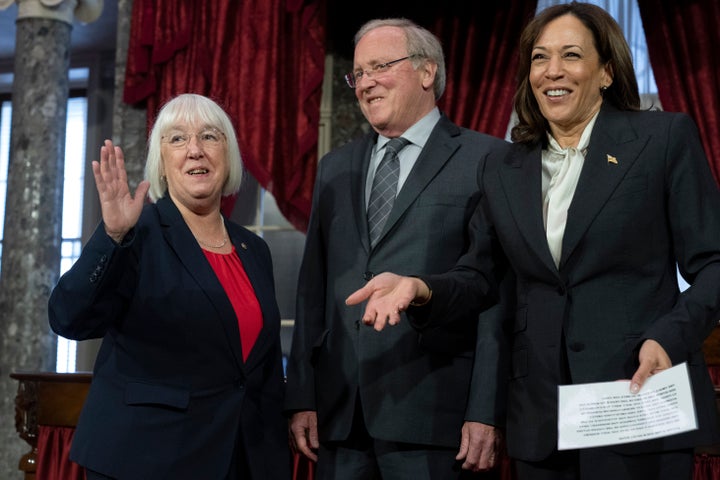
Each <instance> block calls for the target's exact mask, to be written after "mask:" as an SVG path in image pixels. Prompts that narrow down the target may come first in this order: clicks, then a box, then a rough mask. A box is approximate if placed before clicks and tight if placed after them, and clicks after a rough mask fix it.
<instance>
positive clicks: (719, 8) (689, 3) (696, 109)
mask: <svg viewBox="0 0 720 480" xmlns="http://www.w3.org/2000/svg"><path fill="white" fill-rule="evenodd" d="M638 5H639V7H640V16H641V17H642V21H643V28H644V30H645V37H646V38H647V44H648V54H649V56H650V63H651V64H652V68H653V72H654V74H655V82H656V83H657V86H658V93H659V95H660V102H661V103H662V106H663V109H664V110H667V111H675V112H685V113H688V114H689V115H690V116H692V117H693V118H694V119H695V122H696V123H697V124H698V128H699V129H700V137H701V138H702V142H703V146H704V147H705V152H706V154H707V156H708V160H709V162H710V168H711V170H712V172H713V175H714V176H715V180H716V181H717V182H718V183H720V53H719V52H718V48H720V29H719V28H718V22H719V21H720V2H718V1H717V0H685V1H682V2H679V1H677V0H638Z"/></svg>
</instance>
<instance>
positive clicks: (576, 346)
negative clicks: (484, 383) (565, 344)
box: [570, 342, 585, 352]
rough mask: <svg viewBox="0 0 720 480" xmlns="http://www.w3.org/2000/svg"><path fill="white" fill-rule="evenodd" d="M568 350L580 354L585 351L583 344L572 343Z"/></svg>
mask: <svg viewBox="0 0 720 480" xmlns="http://www.w3.org/2000/svg"><path fill="white" fill-rule="evenodd" d="M570 350H572V351H573V352H582V351H583V350H585V344H584V343H582V342H573V343H571V344H570Z"/></svg>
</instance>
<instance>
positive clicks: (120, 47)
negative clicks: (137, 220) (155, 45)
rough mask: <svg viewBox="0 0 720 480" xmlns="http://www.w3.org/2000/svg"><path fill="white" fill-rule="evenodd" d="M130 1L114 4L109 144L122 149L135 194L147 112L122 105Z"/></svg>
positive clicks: (142, 165) (141, 172) (143, 153)
mask: <svg viewBox="0 0 720 480" xmlns="http://www.w3.org/2000/svg"><path fill="white" fill-rule="evenodd" d="M132 5H133V0H119V1H118V26H117V32H118V33H117V43H116V45H117V46H116V51H115V102H114V105H113V141H114V142H115V143H116V144H117V145H120V146H121V147H122V148H123V153H125V168H126V169H127V175H128V183H129V184H130V189H131V190H133V191H134V190H135V187H137V185H138V183H140V182H141V181H142V179H143V178H144V176H145V156H146V152H147V150H146V146H147V110H146V109H145V105H144V104H142V105H128V104H127V103H125V102H123V99H122V98H123V88H124V86H125V67H126V64H127V53H128V44H129V41H130V21H131V18H132Z"/></svg>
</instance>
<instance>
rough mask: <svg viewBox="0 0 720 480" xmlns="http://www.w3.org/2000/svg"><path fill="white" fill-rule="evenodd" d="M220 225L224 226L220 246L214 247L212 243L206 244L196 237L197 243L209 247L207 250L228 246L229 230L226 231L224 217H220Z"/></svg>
mask: <svg viewBox="0 0 720 480" xmlns="http://www.w3.org/2000/svg"><path fill="white" fill-rule="evenodd" d="M220 224H221V225H222V226H223V241H222V242H220V243H219V244H218V245H212V244H210V243H205V242H203V241H202V240H200V239H199V238H197V237H195V240H197V242H198V243H199V244H200V245H202V246H203V247H207V248H222V247H224V246H225V245H227V242H228V236H227V230H225V222H224V221H223V218H222V216H221V217H220Z"/></svg>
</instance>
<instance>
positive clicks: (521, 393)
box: [415, 105, 720, 460]
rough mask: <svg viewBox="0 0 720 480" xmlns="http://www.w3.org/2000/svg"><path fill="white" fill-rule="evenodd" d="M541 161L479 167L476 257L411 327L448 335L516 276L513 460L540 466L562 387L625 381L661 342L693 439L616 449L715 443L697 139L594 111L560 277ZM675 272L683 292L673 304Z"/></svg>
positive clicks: (706, 236)
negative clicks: (690, 411)
mask: <svg viewBox="0 0 720 480" xmlns="http://www.w3.org/2000/svg"><path fill="white" fill-rule="evenodd" d="M540 148H541V147H540V145H536V146H535V147H534V148H527V147H525V146H522V145H516V146H513V148H512V150H511V153H510V154H509V155H508V157H507V158H506V159H505V161H504V162H501V163H499V164H488V165H487V169H486V170H485V172H484V176H483V179H482V186H483V191H484V195H483V200H482V202H481V205H482V208H479V209H478V211H477V215H475V216H474V217H473V220H472V224H473V226H472V231H473V234H474V235H473V239H474V242H473V245H474V246H475V247H476V248H475V249H474V250H473V251H472V252H471V253H470V254H468V255H467V256H465V257H464V258H463V259H461V261H460V262H459V264H458V267H457V268H456V269H455V270H454V271H452V272H450V273H449V274H447V275H440V276H434V277H427V278H425V280H426V281H427V282H428V283H429V284H430V285H431V287H432V289H433V301H432V306H429V307H427V310H429V311H426V312H423V316H422V317H420V316H418V318H417V321H416V322H415V325H416V327H418V328H423V327H429V326H432V325H434V324H436V323H437V322H439V321H452V319H453V317H454V316H455V315H461V314H462V310H463V308H471V307H472V306H473V302H474V301H476V300H477V299H478V298H481V297H482V292H484V291H488V289H489V288H490V286H491V285H492V284H493V271H492V269H493V268H498V266H499V265H501V264H502V262H503V260H498V257H501V256H502V257H504V261H505V262H509V263H510V265H511V267H512V268H511V269H512V271H514V272H515V274H516V276H517V286H516V294H517V310H516V312H515V314H514V320H513V324H512V330H513V340H512V367H511V371H512V373H511V380H510V383H509V392H508V421H507V441H508V449H509V453H510V455H511V456H513V457H517V458H521V459H525V460H539V459H542V458H544V457H546V456H547V455H548V454H549V453H550V452H551V451H552V450H553V448H555V447H556V445H557V442H556V439H557V386H558V385H559V384H561V383H562V382H564V381H571V382H572V383H585V382H598V381H613V380H618V379H623V378H624V379H629V378H630V377H631V376H632V374H633V373H634V372H635V370H636V369H637V367H638V360H637V352H638V349H639V347H640V345H641V343H642V342H643V341H644V340H645V339H654V340H656V341H658V342H659V343H660V345H662V346H663V347H664V348H665V350H666V351H667V353H668V355H669V356H670V359H671V360H672V363H673V364H674V365H675V364H679V363H682V362H687V364H688V368H689V371H690V376H691V381H692V386H693V391H694V400H695V406H696V409H697V417H698V423H699V426H700V428H699V430H697V431H694V432H689V433H685V434H680V435H674V436H670V437H666V438H662V439H659V440H653V441H646V442H639V443H634V444H627V445H623V446H619V447H616V448H617V449H618V450H621V451H626V452H640V451H651V450H653V451H660V450H669V449H677V448H687V447H692V446H694V445H700V444H705V443H712V442H716V441H717V440H718V430H717V418H716V407H715V400H714V393H713V388H712V385H711V382H710V378H709V375H708V372H707V367H706V365H705V362H704V358H703V353H702V349H701V348H702V343H703V341H704V339H705V338H706V337H707V335H709V333H710V331H711V330H712V329H713V327H714V326H715V325H716V324H717V322H718V320H720V192H719V191H718V187H717V185H716V183H715V181H714V180H713V177H712V175H711V172H710V169H709V168H708V164H707V160H706V157H705V154H704V152H703V149H702V145H701V143H700V139H699V138H698V134H697V129H696V127H695V125H694V124H693V122H692V121H691V120H690V118H689V117H688V116H687V115H684V114H671V113H666V112H620V111H618V110H616V109H614V108H612V107H610V106H607V105H605V106H603V107H602V109H601V112H600V115H599V116H598V119H597V121H596V124H595V128H594V130H593V133H592V136H591V138H590V145H589V148H588V152H587V157H586V159H585V164H584V166H583V170H582V173H581V175H580V179H579V183H578V186H577V190H576V192H575V195H574V197H573V200H572V203H571V205H570V208H569V211H568V219H567V226H566V230H565V235H564V238H563V247H562V258H561V261H560V266H559V268H556V267H555V264H554V263H553V260H552V257H551V255H550V250H549V249H548V245H547V240H546V236H545V230H544V227H543V219H542V205H541V198H542V192H541V150H540ZM499 253H501V254H502V255H499ZM493 256H494V257H493ZM676 264H677V267H679V270H680V272H681V273H682V275H683V277H684V278H685V279H686V280H687V281H688V283H690V284H691V285H692V287H691V288H689V289H688V290H686V291H685V292H683V293H682V294H681V293H680V292H679V290H678V284H677V275H676ZM460 307H462V308H460ZM565 359H567V361H565ZM565 365H567V366H568V367H569V372H564V368H565Z"/></svg>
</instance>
